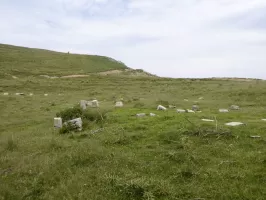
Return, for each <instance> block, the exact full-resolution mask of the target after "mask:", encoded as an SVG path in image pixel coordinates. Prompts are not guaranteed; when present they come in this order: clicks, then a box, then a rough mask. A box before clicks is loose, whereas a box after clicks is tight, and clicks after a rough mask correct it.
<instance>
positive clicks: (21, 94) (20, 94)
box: [16, 92, 25, 96]
mask: <svg viewBox="0 0 266 200" xmlns="http://www.w3.org/2000/svg"><path fill="white" fill-rule="evenodd" d="M16 95H17V96H24V95H25V94H24V93H19V92H18V93H16Z"/></svg>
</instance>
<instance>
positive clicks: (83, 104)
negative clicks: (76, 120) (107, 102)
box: [79, 100, 87, 110]
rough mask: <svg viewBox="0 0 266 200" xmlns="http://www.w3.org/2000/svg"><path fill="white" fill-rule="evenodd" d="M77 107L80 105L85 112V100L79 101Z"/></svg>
mask: <svg viewBox="0 0 266 200" xmlns="http://www.w3.org/2000/svg"><path fill="white" fill-rule="evenodd" d="M79 105H80V107H81V108H82V109H83V110H86V108H87V101H86V100H80V103H79Z"/></svg>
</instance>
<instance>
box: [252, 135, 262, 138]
mask: <svg viewBox="0 0 266 200" xmlns="http://www.w3.org/2000/svg"><path fill="white" fill-rule="evenodd" d="M250 137H251V138H261V136H259V135H251V136H250Z"/></svg>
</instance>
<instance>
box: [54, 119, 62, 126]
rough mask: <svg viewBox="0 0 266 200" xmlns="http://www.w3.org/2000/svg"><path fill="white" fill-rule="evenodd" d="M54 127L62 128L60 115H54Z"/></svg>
mask: <svg viewBox="0 0 266 200" xmlns="http://www.w3.org/2000/svg"><path fill="white" fill-rule="evenodd" d="M54 127H55V128H62V118H61V117H55V118H54Z"/></svg>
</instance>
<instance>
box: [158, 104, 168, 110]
mask: <svg viewBox="0 0 266 200" xmlns="http://www.w3.org/2000/svg"><path fill="white" fill-rule="evenodd" d="M157 110H167V108H166V107H164V106H162V105H159V106H158V107H157Z"/></svg>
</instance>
